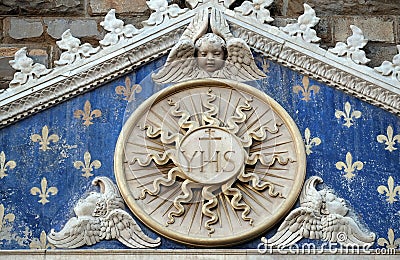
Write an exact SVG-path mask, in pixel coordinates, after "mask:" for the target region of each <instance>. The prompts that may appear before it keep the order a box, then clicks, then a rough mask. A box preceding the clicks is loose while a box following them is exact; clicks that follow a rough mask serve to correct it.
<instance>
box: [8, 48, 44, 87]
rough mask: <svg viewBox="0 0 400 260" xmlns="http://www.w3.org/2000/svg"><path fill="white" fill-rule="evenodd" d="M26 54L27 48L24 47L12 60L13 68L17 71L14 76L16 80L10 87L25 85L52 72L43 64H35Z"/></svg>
mask: <svg viewBox="0 0 400 260" xmlns="http://www.w3.org/2000/svg"><path fill="white" fill-rule="evenodd" d="M26 52H27V51H26V47H24V48H22V49H20V50H18V51H17V52H16V53H15V56H14V59H13V60H10V65H11V67H12V68H13V69H15V70H17V72H16V73H15V74H14V79H13V80H12V81H11V82H10V87H18V86H21V85H24V84H26V83H27V82H28V81H30V80H31V79H34V78H40V77H41V76H43V75H46V74H48V73H50V71H51V69H47V68H46V67H45V66H44V65H43V64H40V63H33V60H32V59H31V58H29V57H28V56H27V55H26Z"/></svg>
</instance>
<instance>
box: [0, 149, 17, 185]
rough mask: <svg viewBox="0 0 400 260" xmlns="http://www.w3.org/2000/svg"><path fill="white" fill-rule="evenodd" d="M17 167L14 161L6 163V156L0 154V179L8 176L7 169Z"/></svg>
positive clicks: (2, 152) (2, 153)
mask: <svg viewBox="0 0 400 260" xmlns="http://www.w3.org/2000/svg"><path fill="white" fill-rule="evenodd" d="M15 166H17V164H16V163H15V161H8V162H6V155H5V153H4V151H1V153H0V178H1V179H3V178H4V177H6V176H7V175H8V174H6V171H7V167H8V169H9V170H12V169H14V168H15Z"/></svg>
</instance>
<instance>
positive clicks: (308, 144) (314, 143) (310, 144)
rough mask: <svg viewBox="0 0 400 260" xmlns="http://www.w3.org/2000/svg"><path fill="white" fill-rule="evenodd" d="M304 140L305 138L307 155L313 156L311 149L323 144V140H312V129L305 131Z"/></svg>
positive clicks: (316, 138)
mask: <svg viewBox="0 0 400 260" xmlns="http://www.w3.org/2000/svg"><path fill="white" fill-rule="evenodd" d="M304 138H305V146H306V154H307V155H310V154H312V151H311V147H313V146H318V145H320V144H321V139H320V138H318V137H313V138H311V133H310V129H308V127H307V128H306V130H305V131H304Z"/></svg>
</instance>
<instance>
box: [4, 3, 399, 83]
mask: <svg viewBox="0 0 400 260" xmlns="http://www.w3.org/2000/svg"><path fill="white" fill-rule="evenodd" d="M169 1H170V2H174V3H178V4H179V5H181V6H182V7H183V6H184V0H172V1H171V0H169ZM240 2H243V1H239V3H240ZM304 2H307V3H308V4H309V5H310V6H312V7H313V8H314V9H315V10H316V13H317V16H318V17H320V18H321V20H320V22H319V24H318V25H317V28H316V29H317V34H318V36H319V37H321V38H322V40H321V45H322V46H323V47H325V48H327V47H331V46H334V45H335V43H336V42H337V41H345V40H346V38H347V37H348V36H349V35H351V31H350V27H349V25H350V24H354V25H356V26H358V27H360V28H361V29H362V30H363V32H364V35H365V36H366V38H367V39H369V40H370V41H369V42H368V44H367V46H366V47H365V48H364V49H365V51H366V53H367V57H368V58H370V59H371V62H370V63H369V64H368V65H369V66H371V67H374V66H379V65H380V64H381V63H382V61H384V60H392V57H393V56H394V55H396V54H397V48H396V44H400V1H398V0H336V1H332V0H275V1H274V3H273V5H272V6H271V8H270V9H271V14H272V17H274V18H275V21H274V22H273V23H272V24H273V25H277V26H284V25H286V24H287V23H291V22H293V21H294V19H297V17H298V16H299V15H300V14H302V13H303V3H304ZM239 3H236V4H239ZM111 8H114V9H116V13H117V16H118V18H120V19H122V20H124V21H125V23H126V24H127V23H131V24H134V25H135V26H136V27H138V28H140V27H141V21H144V20H146V19H147V18H148V16H149V14H150V11H149V9H148V8H147V5H146V1H145V0H29V1H26V0H2V1H0V28H1V31H0V89H1V88H7V87H8V84H9V82H10V81H11V80H12V78H13V75H14V72H15V71H14V70H13V69H12V68H11V67H10V65H9V63H8V62H9V61H10V60H12V59H13V57H14V53H15V52H16V51H17V50H18V49H19V48H22V47H25V46H27V47H28V50H29V51H28V54H29V56H31V57H32V58H33V59H34V60H35V61H36V62H40V63H42V64H45V65H46V66H47V67H51V66H53V64H54V61H55V60H57V59H58V57H59V55H60V53H61V52H60V50H59V48H58V46H57V45H56V41H57V40H59V39H60V38H61V34H62V33H63V32H64V31H65V30H67V29H71V33H72V35H73V36H75V37H78V38H80V39H81V41H82V42H89V43H91V44H92V45H93V46H97V45H98V40H99V39H101V38H102V37H103V35H104V30H103V28H102V27H101V26H100V25H99V24H100V22H101V21H102V20H103V18H104V15H105V14H106V13H107V12H108V11H109V10H110V9H111Z"/></svg>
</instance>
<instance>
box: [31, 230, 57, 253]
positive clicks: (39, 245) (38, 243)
mask: <svg viewBox="0 0 400 260" xmlns="http://www.w3.org/2000/svg"><path fill="white" fill-rule="evenodd" d="M29 248H30V249H54V248H55V246H54V245H52V244H50V243H47V235H46V232H45V231H44V230H43V231H42V232H41V233H40V238H39V239H37V238H34V239H33V240H32V242H31V243H30V244H29Z"/></svg>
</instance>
